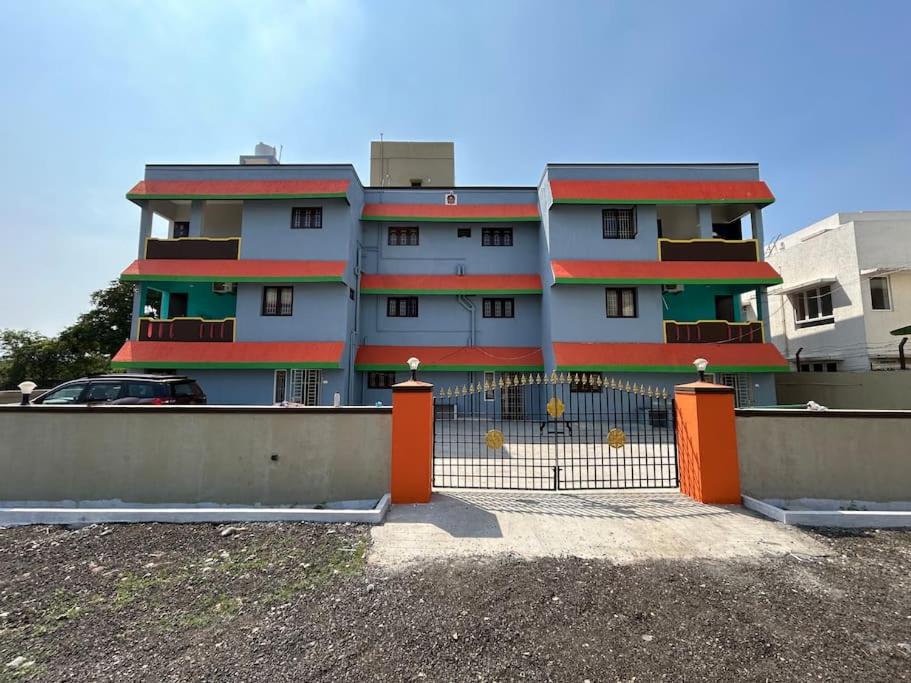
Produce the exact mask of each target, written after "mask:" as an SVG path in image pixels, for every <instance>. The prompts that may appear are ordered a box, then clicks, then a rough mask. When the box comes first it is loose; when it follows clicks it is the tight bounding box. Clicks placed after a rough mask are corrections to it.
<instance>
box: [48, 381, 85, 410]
mask: <svg viewBox="0 0 911 683" xmlns="http://www.w3.org/2000/svg"><path fill="white" fill-rule="evenodd" d="M86 386H87V383H86V382H77V383H76V384H68V385H66V386H65V387H61V388H60V389H57V391H51V392H49V393H47V394H45V395H44V396H40V397H39V399H40V400H39V403H44V404H46V405H66V404H67V403H76V402H77V401H78V400H79V397H80V396H81V395H82V392H83V391H84V390H85V388H86Z"/></svg>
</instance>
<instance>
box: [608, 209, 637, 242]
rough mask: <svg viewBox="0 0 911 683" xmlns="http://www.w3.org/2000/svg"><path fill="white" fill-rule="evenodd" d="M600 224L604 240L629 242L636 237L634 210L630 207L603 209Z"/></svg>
mask: <svg viewBox="0 0 911 683" xmlns="http://www.w3.org/2000/svg"><path fill="white" fill-rule="evenodd" d="M601 223H602V237H604V239H606V240H631V239H635V237H636V210H635V209H634V208H632V207H622V208H616V209H604V210H603V211H602V212H601Z"/></svg>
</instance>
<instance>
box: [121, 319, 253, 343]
mask: <svg viewBox="0 0 911 683" xmlns="http://www.w3.org/2000/svg"><path fill="white" fill-rule="evenodd" d="M234 323H235V319H234V318H225V319H224V320H205V319H203V318H167V319H163V320H161V319H158V318H140V319H139V341H175V342H233V341H234Z"/></svg>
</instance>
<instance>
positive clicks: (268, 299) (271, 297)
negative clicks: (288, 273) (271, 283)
mask: <svg viewBox="0 0 911 683" xmlns="http://www.w3.org/2000/svg"><path fill="white" fill-rule="evenodd" d="M293 310H294V287H263V309H262V314H263V315H291V314H292V312H293Z"/></svg>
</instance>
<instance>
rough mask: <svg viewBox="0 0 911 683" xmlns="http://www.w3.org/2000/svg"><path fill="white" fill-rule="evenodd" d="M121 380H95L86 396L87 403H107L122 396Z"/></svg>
mask: <svg viewBox="0 0 911 683" xmlns="http://www.w3.org/2000/svg"><path fill="white" fill-rule="evenodd" d="M121 386H122V385H121V383H120V382H93V383H92V384H90V385H89V392H88V394H87V395H86V397H85V402H86V403H107V402H109V401H113V400H115V399H117V398H119V397H120V388H121Z"/></svg>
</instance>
